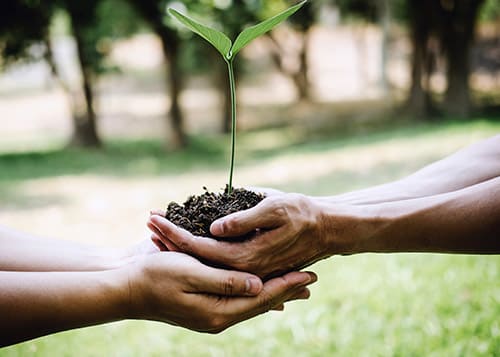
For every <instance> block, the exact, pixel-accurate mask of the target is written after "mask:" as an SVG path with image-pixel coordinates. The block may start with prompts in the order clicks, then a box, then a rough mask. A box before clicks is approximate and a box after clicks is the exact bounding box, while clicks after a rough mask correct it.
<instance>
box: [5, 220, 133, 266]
mask: <svg viewBox="0 0 500 357" xmlns="http://www.w3.org/2000/svg"><path fill="white" fill-rule="evenodd" d="M127 259H128V255H127V253H126V251H125V250H114V249H108V248H100V247H95V246H90V245H84V244H79V243H77V242H71V241H63V240H56V239H49V238H42V237H35V236H32V235H29V234H26V233H22V232H18V231H14V230H12V229H10V228H7V227H2V226H0V270H3V271H97V270H105V269H112V268H116V267H119V266H121V265H123V263H124V262H126V261H127Z"/></svg>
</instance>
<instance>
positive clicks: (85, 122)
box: [60, 0, 102, 147]
mask: <svg viewBox="0 0 500 357" xmlns="http://www.w3.org/2000/svg"><path fill="white" fill-rule="evenodd" d="M99 1H100V0H89V1H85V2H80V1H72V0H60V3H61V5H62V7H63V8H64V9H65V10H66V11H67V13H68V15H69V19H70V27H71V33H72V35H73V37H74V39H75V43H76V51H77V59H78V62H79V65H80V68H81V74H82V89H83V97H77V100H76V101H75V102H74V105H73V107H74V112H73V124H74V132H73V138H72V140H71V144H72V145H73V146H84V147H99V146H101V144H102V143H101V140H100V138H99V136H98V134H97V123H96V122H97V116H96V112H95V108H94V102H95V100H94V90H95V82H96V79H97V78H96V77H97V72H98V70H99V68H100V64H101V60H102V54H101V53H100V52H99V51H98V50H97V46H96V44H97V40H98V37H99V33H98V31H96V30H95V29H96V26H97V23H98V22H97V21H96V19H97V7H98V4H99ZM78 98H82V99H83V103H82V102H81V101H78Z"/></svg>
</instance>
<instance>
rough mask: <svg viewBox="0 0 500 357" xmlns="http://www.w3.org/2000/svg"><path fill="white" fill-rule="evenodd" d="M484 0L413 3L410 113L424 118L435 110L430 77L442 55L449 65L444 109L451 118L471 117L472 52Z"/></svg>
mask: <svg viewBox="0 0 500 357" xmlns="http://www.w3.org/2000/svg"><path fill="white" fill-rule="evenodd" d="M483 2H484V0H462V1H454V0H443V1H439V2H437V1H433V0H422V1H421V0H410V1H409V14H410V25H411V38H412V43H413V57H412V86H411V90H410V96H409V99H408V107H409V108H410V110H411V111H412V112H413V113H415V114H417V115H419V116H422V117H425V116H428V115H429V114H430V113H431V112H432V109H433V107H434V105H433V103H432V100H431V88H430V84H429V80H430V76H431V74H432V72H433V70H434V67H435V63H436V61H437V59H438V57H439V56H442V57H443V58H444V60H445V62H446V79H447V89H446V92H445V96H444V102H443V108H444V110H445V111H446V112H447V113H448V114H451V115H457V116H461V117H465V116H468V115H469V113H470V110H471V103H470V88H469V75H470V52H471V46H472V43H473V40H474V31H475V27H476V23H477V18H478V13H479V9H480V6H481V4H482V3H483Z"/></svg>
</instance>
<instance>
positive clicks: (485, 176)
mask: <svg viewBox="0 0 500 357" xmlns="http://www.w3.org/2000/svg"><path fill="white" fill-rule="evenodd" d="M499 176H500V135H498V136H495V137H493V138H490V139H487V140H484V141H482V142H480V143H477V144H474V145H471V146H469V147H467V148H465V149H462V150H460V151H458V152H457V153H455V154H453V155H450V156H448V157H446V158H444V159H442V160H440V161H437V162H435V163H433V164H431V165H428V166H426V167H424V168H423V169H421V170H419V171H417V172H415V173H414V174H412V175H409V176H407V177H405V178H403V179H401V180H398V181H395V182H391V183H388V184H384V185H380V186H375V187H372V188H368V189H364V190H359V191H354V192H348V193H345V194H341V195H338V196H332V197H325V198H322V200H324V201H327V202H333V203H337V204H342V203H345V204H376V203H382V202H393V201H401V200H407V199H414V198H420V197H427V196H433V195H438V194H442V193H447V192H452V191H456V190H460V189H463V188H465V187H469V186H473V185H476V184H478V183H481V182H485V181H488V180H490V179H492V178H495V177H499Z"/></svg>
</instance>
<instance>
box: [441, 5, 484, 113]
mask: <svg viewBox="0 0 500 357" xmlns="http://www.w3.org/2000/svg"><path fill="white" fill-rule="evenodd" d="M482 2H483V0H468V1H460V2H455V3H454V4H453V6H452V7H450V8H444V9H443V14H444V18H445V21H444V23H443V27H442V32H441V43H442V45H443V48H444V50H445V56H446V61H447V73H446V76H447V81H448V87H447V89H446V93H445V101H444V108H445V111H446V112H447V113H448V114H451V115H456V116H459V117H467V116H469V115H470V112H471V98H470V88H469V76H470V50H471V45H472V42H473V40H474V30H475V24H476V19H477V14H478V10H479V8H480V5H481V4H482Z"/></svg>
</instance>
